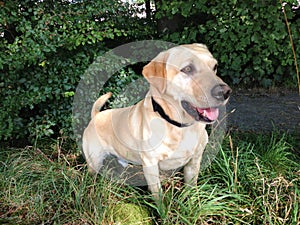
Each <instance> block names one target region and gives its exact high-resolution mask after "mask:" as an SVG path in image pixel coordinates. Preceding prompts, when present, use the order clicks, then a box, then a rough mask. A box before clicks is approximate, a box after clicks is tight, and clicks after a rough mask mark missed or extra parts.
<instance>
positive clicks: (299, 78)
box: [280, 0, 300, 95]
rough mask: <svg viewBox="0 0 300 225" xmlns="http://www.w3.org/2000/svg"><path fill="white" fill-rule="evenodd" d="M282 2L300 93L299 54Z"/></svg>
mask: <svg viewBox="0 0 300 225" xmlns="http://www.w3.org/2000/svg"><path fill="white" fill-rule="evenodd" d="M280 4H281V7H282V11H283V14H284V19H285V23H286V26H287V29H288V33H289V37H290V42H291V45H292V51H293V54H294V62H295V67H296V76H297V80H298V91H299V95H300V76H299V68H298V63H297V55H296V50H295V46H294V41H293V36H292V32H291V28H290V25H289V21H288V18H287V15H286V13H285V9H284V6H285V5H284V4H283V3H282V0H280Z"/></svg>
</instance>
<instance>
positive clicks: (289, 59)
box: [0, 0, 300, 141]
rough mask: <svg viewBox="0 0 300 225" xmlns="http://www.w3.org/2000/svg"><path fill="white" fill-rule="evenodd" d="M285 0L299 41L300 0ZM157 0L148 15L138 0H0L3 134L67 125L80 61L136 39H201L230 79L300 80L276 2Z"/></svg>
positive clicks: (67, 129) (46, 132)
mask: <svg viewBox="0 0 300 225" xmlns="http://www.w3.org/2000/svg"><path fill="white" fill-rule="evenodd" d="M287 2H289V3H288V4H287V5H286V6H285V10H286V12H287V15H288V18H289V20H290V22H291V23H290V25H291V30H292V33H293V39H294V45H295V48H296V50H297V49H299V48H300V32H299V30H300V19H299V13H298V12H299V10H298V11H292V9H291V8H292V2H294V3H295V2H296V1H292V0H290V1H287ZM156 6H157V10H156V11H155V12H152V15H153V16H152V18H146V19H144V18H139V17H137V16H136V15H137V14H136V13H138V11H139V10H138V9H136V8H132V7H131V6H130V5H129V4H125V3H120V2H118V1H112V0H111V1H104V2H103V1H73V2H70V1H62V0H61V1H33V0H25V1H14V0H11V1H7V2H6V1H5V2H2V1H0V39H1V42H0V48H1V54H0V73H1V77H0V98H1V103H0V104H1V105H0V106H1V112H0V125H1V129H0V141H1V140H11V139H17V138H28V139H30V140H35V139H36V138H40V137H44V136H50V135H51V134H53V133H55V134H56V135H71V133H72V132H71V131H72V129H71V113H72V104H71V103H72V101H73V95H74V92H75V90H76V86H77V84H78V82H79V80H80V78H81V76H82V75H83V74H84V71H85V70H86V69H87V68H88V66H89V65H90V64H91V63H92V62H93V61H94V59H95V57H96V56H98V55H100V54H102V53H104V52H105V51H107V50H108V49H111V48H113V47H116V46H118V45H120V44H122V43H127V42H130V41H134V40H146V39H162V40H166V41H169V42H173V43H177V44H181V43H191V42H202V43H205V44H207V45H208V46H209V48H210V50H211V51H212V52H213V54H214V56H215V57H216V58H217V59H218V60H219V64H220V65H219V74H220V75H221V76H222V77H223V78H225V80H227V81H228V82H230V83H233V84H243V85H249V86H254V85H258V86H265V87H269V86H271V85H282V84H283V83H290V84H292V83H293V82H295V81H296V76H295V67H294V61H293V55H292V50H291V45H290V42H289V36H288V33H287V29H286V26H285V21H284V17H283V13H282V8H281V5H280V3H279V2H274V1H270V0H265V1H236V0H235V1H234V0H231V1H226V2H220V1H206V0H201V1H197V2H195V1H172V2H170V1H156ZM170 24H171V25H170ZM297 54H298V55H297V56H298V58H300V55H299V51H297ZM127 71H130V72H127V73H126V74H125V75H124V74H123V75H122V76H123V77H125V78H124V79H125V80H127V82H128V80H129V82H130V80H131V79H132V78H134V77H136V74H135V73H134V72H132V70H127ZM122 73H124V70H123V71H122ZM121 83H122V82H121ZM113 85H115V86H116V87H117V86H118V83H115V84H113Z"/></svg>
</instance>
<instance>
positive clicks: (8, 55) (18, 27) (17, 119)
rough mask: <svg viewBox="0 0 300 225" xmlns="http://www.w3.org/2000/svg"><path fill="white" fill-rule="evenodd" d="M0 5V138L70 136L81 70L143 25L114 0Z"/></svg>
mask: <svg viewBox="0 0 300 225" xmlns="http://www.w3.org/2000/svg"><path fill="white" fill-rule="evenodd" d="M0 3H1V4H0V15H1V16H0V18H1V19H0V34H1V36H0V39H1V43H0V46H1V49H2V52H1V55H0V73H1V77H0V97H1V103H0V104H1V108H2V109H4V110H2V111H1V113H0V123H1V130H0V140H5V139H10V138H14V139H16V138H24V137H29V138H30V139H34V138H36V137H42V136H45V135H46V136H49V135H51V134H52V133H56V134H57V133H58V132H61V133H66V132H67V134H69V132H70V131H71V113H72V104H71V103H72V101H73V98H72V97H73V95H74V92H75V89H76V86H77V83H78V81H79V80H80V77H81V75H83V74H84V71H85V69H86V68H87V67H88V66H89V65H90V64H91V63H92V62H93V60H94V58H95V57H96V56H97V55H99V54H100V53H103V52H104V51H105V50H107V49H108V48H107V47H106V46H108V45H110V46H113V45H115V44H114V41H116V42H120V41H121V39H124V40H122V41H129V40H131V39H134V38H136V37H137V36H140V37H142V36H143V35H144V33H142V32H143V30H145V29H146V26H145V24H144V23H143V21H142V20H139V19H136V18H134V17H133V16H132V15H133V14H134V13H136V9H134V8H131V7H130V6H129V5H128V4H125V3H120V2H118V1H105V2H101V1H96V2H95V1H81V2H77V1H76V2H69V1H67V2H66V1H54V2H52V1H32V0H26V1H22V2H20V1H8V2H0ZM141 27H142V28H143V29H141Z"/></svg>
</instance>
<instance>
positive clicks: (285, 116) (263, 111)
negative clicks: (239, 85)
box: [226, 89, 300, 135]
mask: <svg viewBox="0 0 300 225" xmlns="http://www.w3.org/2000/svg"><path fill="white" fill-rule="evenodd" d="M226 108H227V112H228V113H229V116H228V120H227V123H228V127H229V128H231V129H238V130H241V131H254V132H269V131H272V130H277V131H278V130H280V131H288V132H293V133H296V134H299V135H300V95H299V93H298V92H297V90H294V91H293V90H278V89H277V90H272V91H265V90H246V91H245V90H234V92H233V95H232V97H231V98H230V101H229V104H228V105H227V107H226ZM232 111H233V112H232Z"/></svg>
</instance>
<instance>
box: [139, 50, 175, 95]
mask: <svg viewBox="0 0 300 225" xmlns="http://www.w3.org/2000/svg"><path fill="white" fill-rule="evenodd" d="M168 56H169V54H168V53H167V52H161V53H159V54H158V56H156V57H155V58H154V59H153V60H152V61H151V62H150V63H148V64H147V65H146V66H144V68H143V72H142V73H143V75H144V77H145V78H146V80H147V81H148V82H149V83H150V84H151V85H152V86H154V87H155V88H156V89H157V90H158V91H159V92H160V93H164V92H165V90H166V85H167V71H166V61H167V58H168Z"/></svg>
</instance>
